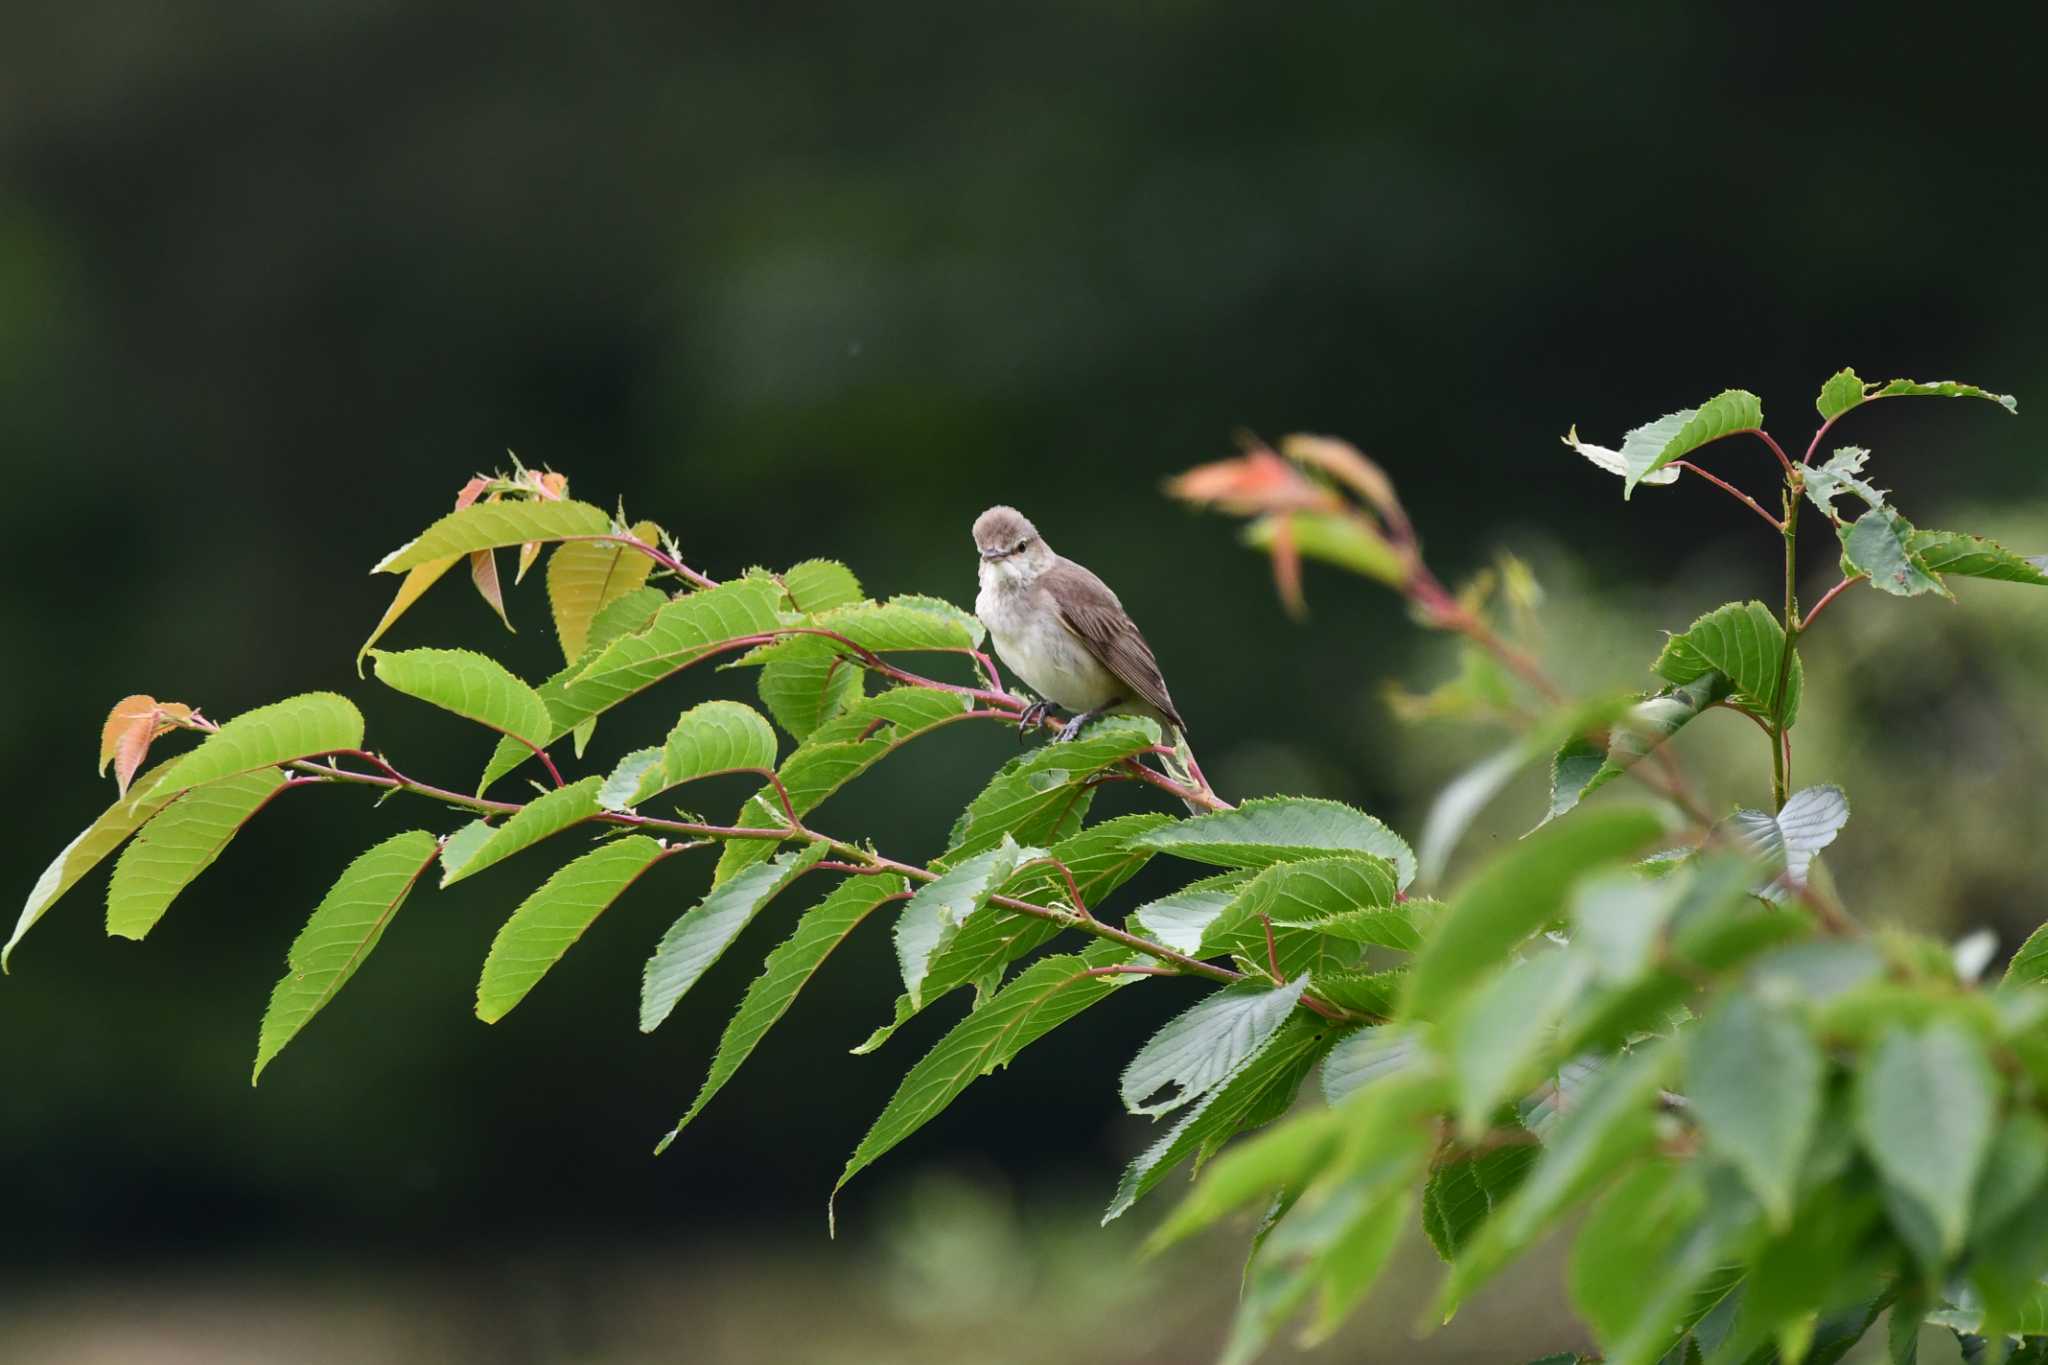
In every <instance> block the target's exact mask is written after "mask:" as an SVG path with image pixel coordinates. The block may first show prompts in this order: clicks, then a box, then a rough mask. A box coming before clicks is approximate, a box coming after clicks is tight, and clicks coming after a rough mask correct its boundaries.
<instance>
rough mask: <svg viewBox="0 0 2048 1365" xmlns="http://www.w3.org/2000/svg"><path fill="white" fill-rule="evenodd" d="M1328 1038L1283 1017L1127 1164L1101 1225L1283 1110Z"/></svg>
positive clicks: (1317, 1024)
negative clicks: (1254, 1121) (1252, 1123)
mask: <svg viewBox="0 0 2048 1365" xmlns="http://www.w3.org/2000/svg"><path fill="white" fill-rule="evenodd" d="M1019 979H1020V980H1021V979H1022V978H1021V977H1020V978H1019ZM1329 1038H1330V1030H1329V1027H1328V1026H1327V1025H1325V1024H1323V1023H1322V1022H1321V1021H1320V1020H1316V1019H1313V1018H1310V1017H1308V1016H1307V1015H1304V1014H1303V1013H1301V1012H1300V1011H1296V1012H1294V1013H1293V1014H1291V1015H1289V1016H1288V1018H1287V1020H1286V1022H1285V1023H1283V1024H1282V1025H1281V1026H1280V1027H1279V1028H1278V1029H1277V1030H1275V1031H1274V1032H1273V1034H1272V1035H1271V1036H1270V1037H1269V1038H1268V1039H1267V1040H1266V1042H1265V1044H1264V1046H1262V1047H1260V1048H1259V1049H1258V1050H1257V1051H1255V1052H1253V1053H1252V1054H1251V1055H1250V1056H1248V1057H1246V1058H1245V1059H1244V1060H1243V1061H1242V1062H1240V1063H1239V1064H1238V1066H1237V1069H1236V1070H1235V1071H1233V1072H1232V1073H1231V1074H1230V1075H1229V1076H1228V1077H1226V1078H1225V1079H1224V1081H1223V1083H1222V1084H1220V1085H1218V1086H1215V1087H1214V1088H1212V1089H1211V1090H1210V1091H1209V1092H1208V1093H1207V1094H1206V1095H1204V1096H1203V1097H1202V1098H1201V1100H1199V1101H1198V1102H1197V1103H1196V1104H1195V1106H1194V1107H1193V1108H1192V1109H1190V1110H1188V1111H1187V1113H1185V1114H1183V1115H1182V1116H1181V1118H1180V1121H1179V1122H1177V1123H1175V1124H1174V1126H1173V1127H1172V1128H1171V1129H1170V1130H1168V1132H1167V1133H1166V1135H1165V1136H1164V1137H1161V1138H1160V1139H1159V1140H1158V1141H1156V1142H1154V1143H1153V1144H1152V1145H1151V1146H1150V1147H1147V1148H1146V1149H1145V1150H1144V1151H1143V1152H1141V1153H1140V1154H1139V1155H1138V1157H1137V1158H1136V1159H1135V1160H1134V1161H1132V1162H1131V1164H1130V1166H1129V1167H1128V1168H1126V1169H1125V1171H1124V1175H1123V1179H1122V1180H1121V1181H1119V1182H1118V1184H1117V1190H1116V1196H1115V1198H1113V1199H1111V1200H1110V1204H1109V1208H1108V1210H1107V1211H1106V1212H1105V1213H1104V1214H1103V1215H1102V1221H1103V1222H1104V1223H1108V1222H1110V1221H1112V1220H1113V1219H1115V1218H1118V1217H1120V1216H1121V1215H1122V1214H1124V1213H1125V1212H1126V1211H1128V1210H1129V1209H1130V1207H1131V1206H1132V1205H1133V1204H1135V1203H1137V1202H1138V1201H1139V1200H1140V1199H1142V1198H1144V1197H1145V1195H1147V1194H1148V1193H1150V1192H1151V1191H1152V1189H1153V1188H1154V1187H1156V1186H1157V1185H1158V1184H1159V1182H1160V1181H1161V1180H1164V1179H1165V1178H1166V1174H1167V1172H1169V1171H1171V1170H1172V1169H1173V1168H1174V1167H1175V1166H1178V1165H1179V1164H1180V1163H1181V1162H1182V1161H1185V1160H1186V1159H1187V1158H1188V1157H1190V1156H1193V1155H1194V1154H1195V1153H1196V1152H1197V1151H1198V1150H1201V1149H1203V1148H1204V1147H1206V1146H1209V1145H1212V1144H1214V1143H1220V1142H1222V1141H1224V1140H1226V1139H1227V1138H1229V1137H1230V1135H1231V1134H1233V1133H1235V1132H1237V1131H1238V1128H1239V1125H1240V1124H1242V1123H1244V1122H1246V1121H1247V1119H1248V1117H1249V1116H1250V1115H1252V1114H1254V1113H1257V1112H1262V1111H1272V1112H1278V1111H1279V1110H1281V1109H1284V1108H1285V1105H1284V1104H1282V1103H1278V1102H1279V1101H1283V1100H1286V1099H1291V1097H1292V1096H1293V1094H1294V1092H1295V1090H1296V1088H1297V1087H1299V1086H1300V1084H1301V1079H1302V1077H1303V1076H1306V1075H1307V1074H1308V1071H1309V1068H1310V1067H1312V1066H1314V1065H1315V1060H1316V1058H1317V1057H1318V1056H1320V1055H1321V1054H1322V1051H1323V1048H1324V1045H1325V1043H1326V1042H1327V1041H1328V1040H1329Z"/></svg>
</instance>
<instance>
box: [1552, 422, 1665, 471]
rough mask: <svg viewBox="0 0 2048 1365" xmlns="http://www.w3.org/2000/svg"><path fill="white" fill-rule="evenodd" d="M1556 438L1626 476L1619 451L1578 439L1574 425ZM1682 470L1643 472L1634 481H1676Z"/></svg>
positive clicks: (1601, 465) (1600, 464) (1595, 461)
mask: <svg viewBox="0 0 2048 1365" xmlns="http://www.w3.org/2000/svg"><path fill="white" fill-rule="evenodd" d="M1633 434H1634V433H1633V432H1631V433H1630V435H1633ZM1558 439H1560V440H1562V441H1563V442H1564V443H1565V444H1566V445H1568V446H1570V447H1571V448H1572V449H1573V450H1576V451H1578V452H1579V454H1581V455H1583V456H1585V457H1586V458H1587V459H1588V460H1590V461H1592V462H1593V463H1594V464H1595V465H1597V466H1599V467H1600V468H1601V469H1604V470H1606V471H1607V472H1608V473H1610V474H1612V475H1614V476H1616V477H1617V478H1624V479H1625V478H1627V477H1628V460H1627V459H1626V458H1625V457H1624V456H1623V455H1622V453H1621V452H1620V451H1618V450H1614V449H1611V448H1610V447H1607V446H1596V445H1594V444H1593V443H1592V442H1591V441H1582V440H1580V439H1579V429H1578V428H1577V427H1576V426H1574V427H1573V428H1572V429H1571V430H1570V431H1567V432H1566V433H1565V434H1564V435H1563V436H1561V437H1559V438H1558ZM1683 472H1684V471H1683V470H1678V469H1659V470H1657V471H1655V472H1654V473H1650V474H1645V475H1644V476H1643V477H1642V478H1640V479H1638V480H1636V482H1637V483H1647V484H1652V485H1658V484H1672V483H1677V482H1678V476H1679V475H1680V474H1681V473H1683Z"/></svg>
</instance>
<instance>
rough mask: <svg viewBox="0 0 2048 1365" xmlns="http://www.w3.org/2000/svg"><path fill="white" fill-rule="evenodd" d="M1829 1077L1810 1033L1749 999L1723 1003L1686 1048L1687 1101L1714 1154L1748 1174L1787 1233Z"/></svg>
mask: <svg viewBox="0 0 2048 1365" xmlns="http://www.w3.org/2000/svg"><path fill="white" fill-rule="evenodd" d="M1825 1072H1826V1065H1825V1063H1824V1062H1823V1060H1822V1058H1821V1054H1820V1049H1819V1048H1818V1047H1816V1046H1815V1045H1814V1041H1813V1039H1812V1038H1811V1037H1809V1036H1808V1035H1807V1031H1806V1027H1805V1025H1804V1024H1803V1023H1801V1022H1800V1021H1799V1020H1798V1019H1796V1018H1794V1017H1793V1016H1792V1015H1791V1014H1790V1013H1789V1012H1788V1011H1785V1010H1782V1009H1778V1008H1775V1007H1773V1006H1771V1005H1768V1004H1766V1003H1764V1002H1763V1001H1761V1000H1759V999H1757V998H1756V997H1755V996H1754V995H1750V994H1747V993H1742V992H1738V993H1735V994H1732V995H1730V996H1728V997H1727V998H1726V999H1724V1000H1723V1001H1722V1002H1721V1003H1720V1004H1719V1005H1718V1006H1717V1007H1715V1008H1714V1009H1713V1010H1712V1011H1711V1012H1710V1013H1708V1015H1707V1017H1706V1019H1705V1020H1704V1021H1703V1022H1702V1023H1701V1024H1700V1026H1699V1027H1698V1028H1697V1029H1694V1030H1693V1031H1692V1034H1691V1036H1690V1040H1689V1042H1688V1044H1687V1048H1686V1063H1685V1093H1686V1096H1687V1098H1689V1099H1690V1100H1691V1101H1692V1106H1693V1112H1694V1114H1695V1116H1696V1117H1697V1118H1698V1120H1699V1124H1700V1127H1701V1128H1702V1129H1704V1130H1705V1132H1706V1138H1707V1148H1708V1150H1709V1151H1712V1152H1715V1153H1717V1154H1718V1155H1720V1156H1722V1157H1725V1158H1726V1159H1727V1160H1728V1161H1729V1162H1730V1163H1731V1164H1733V1165H1734V1167H1735V1168H1736V1169H1737V1170H1739V1171H1740V1172H1741V1173H1742V1176H1743V1179H1744V1180H1745V1181H1746V1182H1747V1183H1748V1185H1749V1188H1750V1190H1751V1191H1752V1192H1753V1193H1754V1194H1755V1195H1756V1197H1757V1200H1758V1202H1759V1203H1761V1204H1762V1205H1763V1208H1764V1212H1765V1213H1766V1214H1767V1215H1768V1216H1769V1218H1770V1220H1771V1224H1772V1226H1773V1227H1775V1228H1777V1229H1779V1230H1780V1231H1782V1230H1783V1229H1784V1228H1785V1226H1786V1225H1787V1223H1788V1222H1789V1221H1790V1220H1791V1217H1792V1201H1793V1195H1794V1192H1795V1186H1796V1184H1797V1182H1798V1178H1799V1171H1800V1167H1801V1164H1802V1163H1803V1162H1804V1160H1805V1158H1806V1151H1807V1145H1808V1144H1809V1143H1810V1142H1811V1141H1812V1140H1813V1134H1814V1129H1815V1127H1816V1126H1817V1125H1818V1124H1819V1122H1820V1110H1821V1083H1822V1080H1823V1078H1824V1075H1825Z"/></svg>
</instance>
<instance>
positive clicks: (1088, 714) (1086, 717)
mask: <svg viewBox="0 0 2048 1365" xmlns="http://www.w3.org/2000/svg"><path fill="white" fill-rule="evenodd" d="M1094 719H1095V713H1094V712H1093V711H1084V712H1082V713H1081V714H1080V715H1078V716H1075V717H1074V718H1073V719H1072V720H1070V721H1068V722H1067V723H1066V724H1065V725H1062V726H1061V727H1060V732H1059V733H1058V734H1056V735H1054V736H1053V737H1052V742H1053V743H1055V744H1065V743H1066V742H1067V741H1068V740H1070V739H1072V738H1073V737H1074V736H1075V735H1078V734H1080V733H1081V727H1082V726H1084V725H1086V724H1087V723H1088V722H1089V721H1091V720H1094Z"/></svg>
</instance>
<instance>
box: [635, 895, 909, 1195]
mask: <svg viewBox="0 0 2048 1365" xmlns="http://www.w3.org/2000/svg"><path fill="white" fill-rule="evenodd" d="M902 891H903V879H902V878H901V877H899V876H896V875H895V874H893V873H891V874H888V875H885V876H876V877H848V878H847V879H846V880H845V881H843V882H841V883H840V884H839V885H838V886H837V887H836V888H835V889H834V890H833V892H832V894H831V895H829V896H827V897H825V899H824V900H823V901H821V902H819V903H818V904H817V905H815V906H813V907H812V908H811V909H809V910H807V911H805V912H804V916H803V918H802V919H800V920H798V921H797V926H796V932H794V933H792V934H791V935H790V936H789V937H788V938H787V939H785V940H783V942H782V943H781V944H780V945H779V946H778V947H777V948H776V949H775V951H773V952H771V953H769V954H768V958H767V961H765V962H764V963H762V964H761V974H760V975H759V976H757V977H755V978H754V983H753V984H752V985H751V986H749V987H747V993H746V995H745V996H744V997H743V998H742V999H741V1000H740V1006H739V1009H738V1010H736V1011H735V1012H734V1014H733V1017H732V1019H731V1020H730V1021H729V1022H727V1024H726V1026H725V1032H724V1034H723V1035H721V1036H720V1038H719V1040H718V1051H717V1052H716V1053H715V1054H714V1055H713V1056H712V1059H711V1071H710V1074H709V1075H707V1076H705V1078H704V1084H703V1085H702V1086H701V1087H699V1089H698V1091H697V1098H696V1099H694V1100H692V1101H691V1102H690V1108H689V1110H688V1112H686V1113H685V1114H684V1115H683V1116H682V1118H681V1119H679V1120H677V1121H676V1126H675V1127H674V1128H672V1129H670V1130H669V1133H668V1135H667V1136H666V1137H664V1138H662V1140H661V1142H660V1143H659V1144H658V1145H657V1146H656V1147H655V1149H654V1150H655V1152H656V1154H657V1155H658V1154H659V1153H661V1152H662V1151H664V1150H666V1149H667V1147H668V1145H669V1144H670V1143H671V1142H674V1141H675V1140H676V1135H677V1134H678V1133H681V1132H682V1131H683V1129H684V1128H686V1127H688V1126H689V1123H690V1120H692V1119H694V1118H696V1117H697V1115H698V1114H700V1113H702V1112H703V1110H704V1106H705V1105H707V1104H709V1103H710V1102H711V1097H712V1096H713V1095H716V1094H717V1093H718V1092H719V1090H720V1089H722V1088H723V1087H724V1085H725V1083H726V1082H727V1081H729V1080H731V1079H732V1077H733V1074H734V1073H735V1072H737V1071H738V1070H739V1069H740V1066H741V1064H742V1063H744V1062H745V1061H746V1060H747V1058H748V1057H750V1056H752V1055H753V1051H754V1048H755V1047H756V1046H758V1045H759V1044H760V1041H761V1039H762V1038H763V1037H764V1036H766V1034H767V1032H768V1030H769V1029H770V1028H772V1027H774V1025H775V1022H776V1021H777V1020H779V1019H781V1018H782V1016H783V1015H784V1014H785V1013H787V1012H788V1010H789V1007H790V1005H791V1004H792V1003H794V1002H795V1000H796V996H797V992H798V991H801V990H802V989H803V988H804V986H805V984H806V983H808V982H809V981H810V979H811V978H812V977H813V976H815V975H816V974H817V971H818V968H819V967H821V966H823V965H824V962H825V959H826V958H827V957H828V956H830V955H831V953H832V950H833V949H835V948H837V947H838V946H839V945H840V944H842V943H844V942H845V941H846V940H847V938H848V936H850V935H851V934H852V933H853V931H854V930H855V929H857V928H859V927H860V925H861V922H862V921H864V920H865V919H867V917H868V916H869V915H871V914H873V913H874V912H875V911H876V910H878V909H880V908H881V907H882V906H884V905H886V904H888V903H889V902H891V901H893V900H894V899H895V898H896V897H897V896H898V895H900V894H901V893H902Z"/></svg>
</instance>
